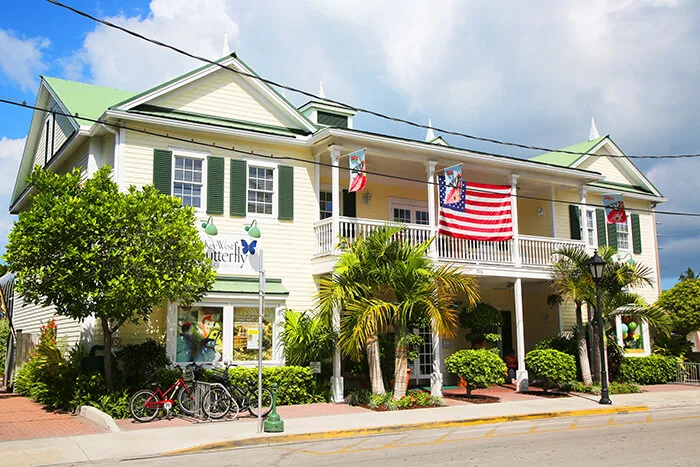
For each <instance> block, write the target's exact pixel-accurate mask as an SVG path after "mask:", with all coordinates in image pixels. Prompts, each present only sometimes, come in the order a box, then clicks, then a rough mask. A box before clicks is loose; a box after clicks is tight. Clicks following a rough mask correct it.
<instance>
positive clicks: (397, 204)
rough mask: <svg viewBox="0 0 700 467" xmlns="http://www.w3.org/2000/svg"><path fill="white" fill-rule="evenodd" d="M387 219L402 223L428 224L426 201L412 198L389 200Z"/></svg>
mask: <svg viewBox="0 0 700 467" xmlns="http://www.w3.org/2000/svg"><path fill="white" fill-rule="evenodd" d="M389 220H392V221H394V222H401V223H402V224H421V225H428V203H425V202H423V201H413V200H399V199H390V200H389Z"/></svg>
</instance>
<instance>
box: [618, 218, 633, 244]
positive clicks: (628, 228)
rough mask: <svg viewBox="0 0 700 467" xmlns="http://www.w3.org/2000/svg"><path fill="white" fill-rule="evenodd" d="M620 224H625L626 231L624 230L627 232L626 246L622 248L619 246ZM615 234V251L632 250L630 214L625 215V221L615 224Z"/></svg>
mask: <svg viewBox="0 0 700 467" xmlns="http://www.w3.org/2000/svg"><path fill="white" fill-rule="evenodd" d="M620 224H625V226H627V232H626V234H627V247H626V248H622V247H621V246H620V230H619V226H620ZM615 235H617V239H616V240H617V251H618V252H619V251H624V252H629V251H632V229H631V226H630V216H629V215H627V220H626V221H625V222H620V223H616V224H615Z"/></svg>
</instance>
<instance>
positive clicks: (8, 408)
mask: <svg viewBox="0 0 700 467" xmlns="http://www.w3.org/2000/svg"><path fill="white" fill-rule="evenodd" d="M92 433H106V430H105V429H104V428H101V427H99V426H97V425H95V424H93V423H92V422H89V421H87V420H85V419H84V418H82V417H78V416H76V415H71V414H68V413H58V412H49V411H48V410H45V409H44V408H43V406H42V405H41V404H37V403H36V402H33V401H31V400H30V399H28V398H26V397H22V396H20V395H18V394H0V441H11V440H20V439H33V438H53V437H57V436H71V435H87V434H92ZM0 463H1V462H0Z"/></svg>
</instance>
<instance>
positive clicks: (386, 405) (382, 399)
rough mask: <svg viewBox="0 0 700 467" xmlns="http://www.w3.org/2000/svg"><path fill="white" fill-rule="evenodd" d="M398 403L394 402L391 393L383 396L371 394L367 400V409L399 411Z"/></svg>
mask: <svg viewBox="0 0 700 467" xmlns="http://www.w3.org/2000/svg"><path fill="white" fill-rule="evenodd" d="M398 402H399V401H395V400H394V396H393V394H392V393H391V392H387V393H385V394H372V396H371V397H370V398H369V408H370V409H373V410H377V409H384V410H399V404H398Z"/></svg>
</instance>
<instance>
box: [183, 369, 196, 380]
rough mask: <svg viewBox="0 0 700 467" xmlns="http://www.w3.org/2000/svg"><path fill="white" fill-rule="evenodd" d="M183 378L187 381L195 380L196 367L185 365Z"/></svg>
mask: <svg viewBox="0 0 700 467" xmlns="http://www.w3.org/2000/svg"><path fill="white" fill-rule="evenodd" d="M182 379H183V380H185V381H187V382H190V381H194V380H195V375H194V369H193V368H192V367H185V369H184V370H182Z"/></svg>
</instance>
